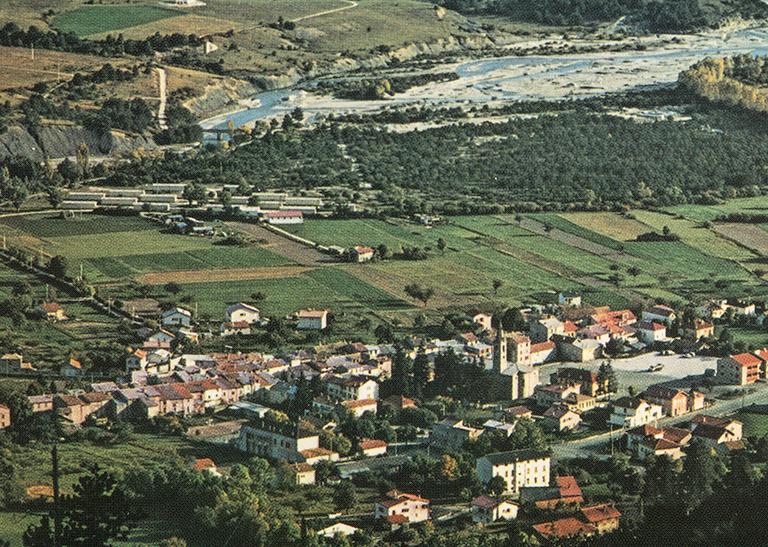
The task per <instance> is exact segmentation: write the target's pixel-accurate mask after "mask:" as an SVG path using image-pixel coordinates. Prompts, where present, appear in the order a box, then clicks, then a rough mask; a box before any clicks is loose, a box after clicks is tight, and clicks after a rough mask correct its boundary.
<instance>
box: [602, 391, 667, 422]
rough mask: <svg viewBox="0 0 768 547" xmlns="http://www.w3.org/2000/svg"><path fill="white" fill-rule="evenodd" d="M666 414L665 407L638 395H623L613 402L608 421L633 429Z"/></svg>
mask: <svg viewBox="0 0 768 547" xmlns="http://www.w3.org/2000/svg"><path fill="white" fill-rule="evenodd" d="M663 416H664V409H663V408H662V407H661V405H656V404H653V403H649V402H648V401H644V400H643V399H639V398H637V397H621V398H620V399H617V400H616V402H614V403H613V407H612V408H611V416H610V418H608V423H610V424H612V425H615V426H618V427H623V428H626V429H631V428H633V427H638V426H641V425H645V424H647V423H651V422H654V421H656V420H659V419H661V418H662V417H663Z"/></svg>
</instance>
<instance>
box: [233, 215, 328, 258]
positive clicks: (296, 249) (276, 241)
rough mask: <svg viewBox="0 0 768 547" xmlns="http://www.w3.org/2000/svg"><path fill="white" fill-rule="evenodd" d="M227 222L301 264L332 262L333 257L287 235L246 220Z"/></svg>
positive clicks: (268, 247)
mask: <svg viewBox="0 0 768 547" xmlns="http://www.w3.org/2000/svg"><path fill="white" fill-rule="evenodd" d="M227 224H228V225H229V226H231V227H232V228H234V229H235V230H238V231H239V232H242V233H244V234H247V235H249V236H251V237H255V238H256V239H263V240H264V241H266V242H267V244H266V248H267V249H269V250H270V251H272V252H274V253H277V254H279V255H283V256H285V257H287V258H290V259H291V260H293V261H294V262H296V263H297V264H301V265H302V266H327V265H328V264H329V263H331V262H333V259H332V258H331V257H330V256H328V255H324V254H323V253H321V252H320V251H318V250H316V249H312V248H310V247H307V246H306V245H302V244H301V243H298V242H296V241H293V240H291V239H288V238H287V237H283V236H280V235H278V234H276V233H274V232H270V231H269V230H267V229H266V228H264V227H263V226H259V225H258V224H248V223H246V222H228V223H227Z"/></svg>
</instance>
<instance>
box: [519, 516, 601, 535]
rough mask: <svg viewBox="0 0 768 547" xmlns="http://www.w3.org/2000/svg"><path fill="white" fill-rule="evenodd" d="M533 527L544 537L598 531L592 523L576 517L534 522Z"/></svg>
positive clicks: (588, 533) (586, 533) (587, 533)
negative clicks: (586, 522)
mask: <svg viewBox="0 0 768 547" xmlns="http://www.w3.org/2000/svg"><path fill="white" fill-rule="evenodd" d="M533 528H534V530H536V531H537V532H538V533H540V534H541V535H542V536H544V537H547V538H556V539H560V538H569V537H574V536H590V535H593V534H594V533H595V532H596V531H597V529H596V528H595V527H594V526H592V525H591V524H585V523H583V522H581V521H580V520H579V519H577V518H574V517H568V518H563V519H558V520H553V521H551V522H542V523H540V524H534V525H533Z"/></svg>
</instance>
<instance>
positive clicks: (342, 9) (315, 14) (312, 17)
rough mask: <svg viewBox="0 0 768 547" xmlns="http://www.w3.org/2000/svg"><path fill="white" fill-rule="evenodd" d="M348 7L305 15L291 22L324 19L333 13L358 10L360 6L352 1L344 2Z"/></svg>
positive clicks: (346, 0)
mask: <svg viewBox="0 0 768 547" xmlns="http://www.w3.org/2000/svg"><path fill="white" fill-rule="evenodd" d="M344 1H345V2H346V3H347V5H346V6H342V7H340V8H333V9H329V10H325V11H320V12H318V13H312V14H310V15H304V16H303V17H297V18H296V19H292V20H291V22H293V23H298V22H300V21H306V20H307V19H314V18H315V17H322V16H323V15H331V14H333V13H339V12H341V11H347V10H350V9H352V8H356V7H357V6H358V3H357V2H353V1H352V0H344Z"/></svg>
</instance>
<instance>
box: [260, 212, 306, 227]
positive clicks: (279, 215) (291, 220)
mask: <svg viewBox="0 0 768 547" xmlns="http://www.w3.org/2000/svg"><path fill="white" fill-rule="evenodd" d="M263 218H264V221H265V222H266V223H267V224H275V225H277V224H303V223H304V215H303V213H302V212H301V211H267V212H266V213H264V215H263Z"/></svg>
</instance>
